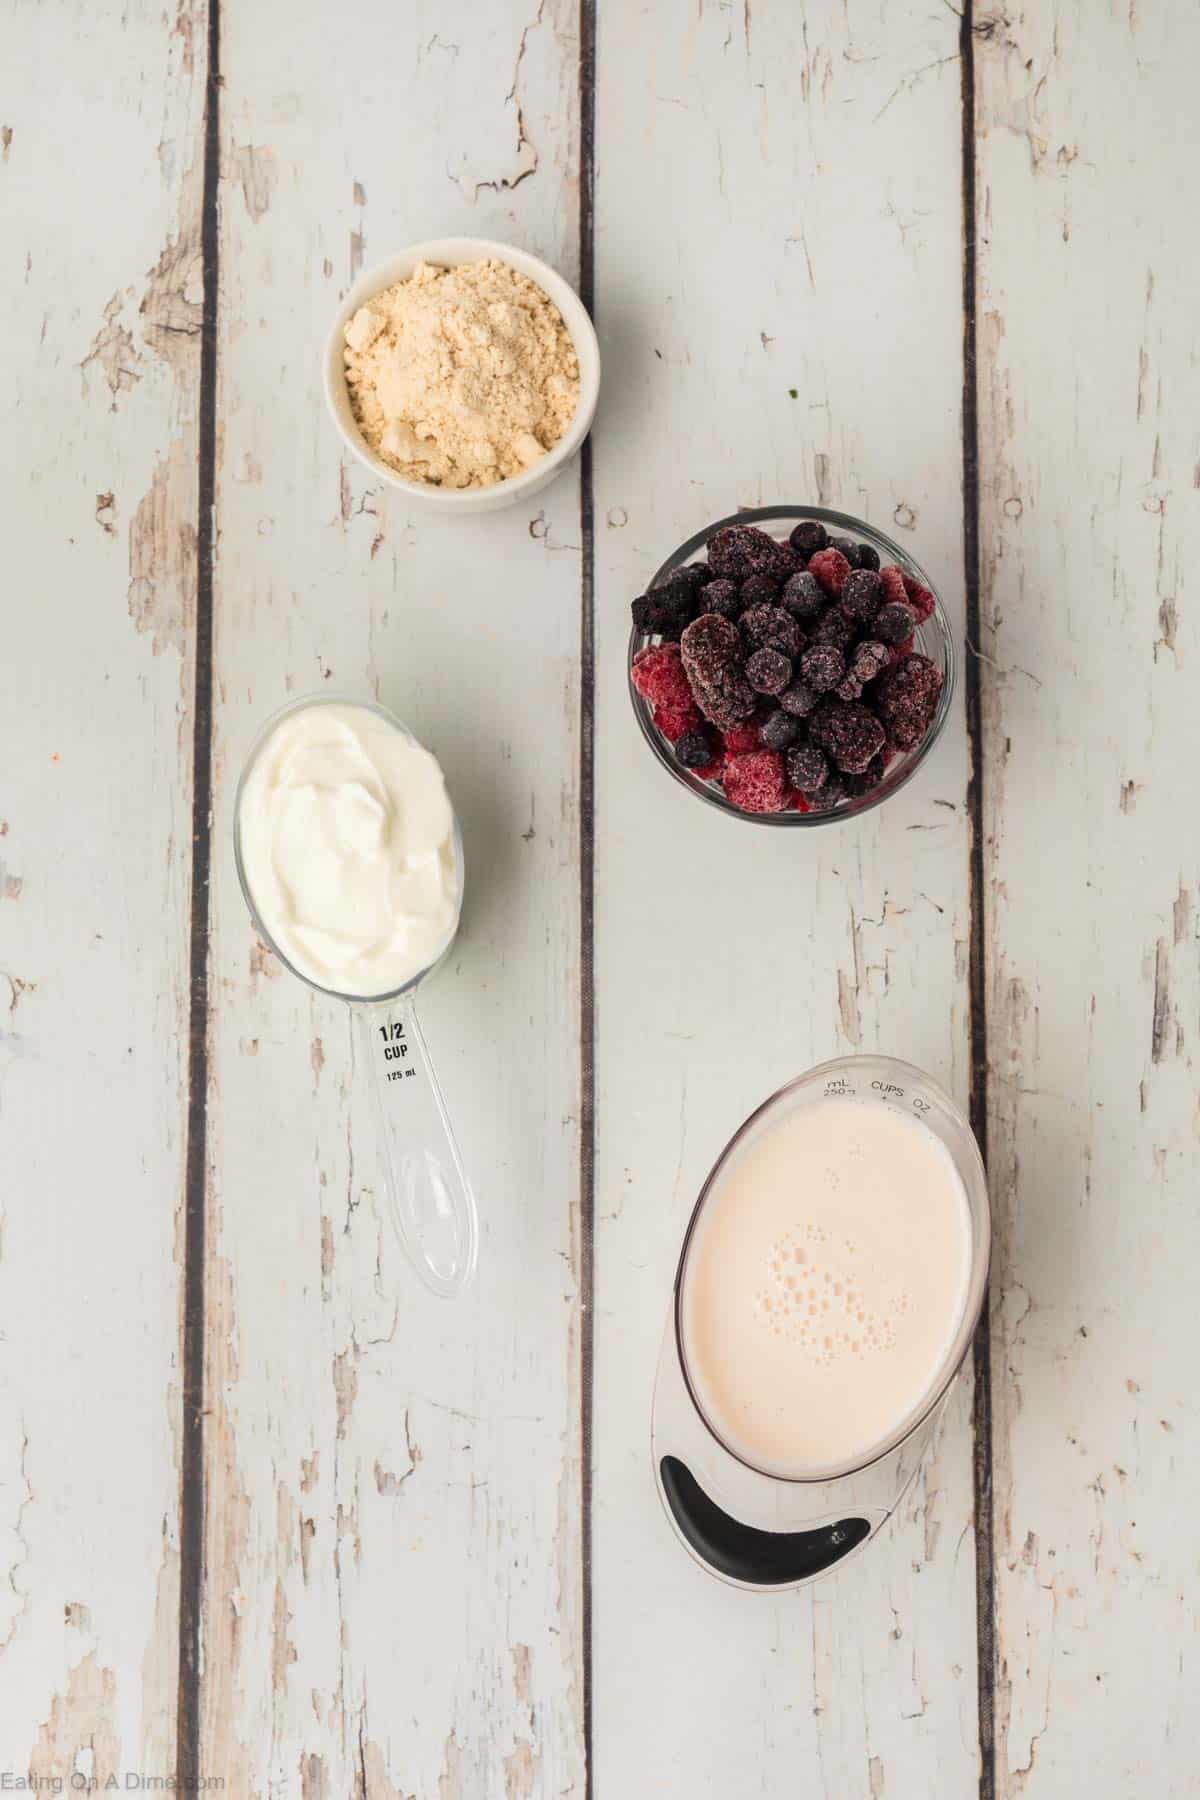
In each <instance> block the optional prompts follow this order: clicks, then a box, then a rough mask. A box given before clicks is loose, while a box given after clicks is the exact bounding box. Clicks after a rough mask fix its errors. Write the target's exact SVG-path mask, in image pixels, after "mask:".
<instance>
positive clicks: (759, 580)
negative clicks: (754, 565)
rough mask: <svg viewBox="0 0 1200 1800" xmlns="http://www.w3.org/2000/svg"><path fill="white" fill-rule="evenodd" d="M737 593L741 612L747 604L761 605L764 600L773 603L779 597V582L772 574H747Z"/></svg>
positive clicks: (769, 603)
mask: <svg viewBox="0 0 1200 1800" xmlns="http://www.w3.org/2000/svg"><path fill="white" fill-rule="evenodd" d="M790 579H791V578H790V576H789V580H790ZM739 593H740V596H741V603H742V611H743V612H745V610H746V608H747V607H749V606H761V605H762V604H763V603H764V601H765V602H766V603H767V604H768V605H773V604H774V603H775V601H776V600H778V598H779V582H778V581H777V580H776V579H775V577H774V576H773V575H762V574H757V575H747V577H746V579H745V581H743V583H742V585H741V588H740V589H739Z"/></svg>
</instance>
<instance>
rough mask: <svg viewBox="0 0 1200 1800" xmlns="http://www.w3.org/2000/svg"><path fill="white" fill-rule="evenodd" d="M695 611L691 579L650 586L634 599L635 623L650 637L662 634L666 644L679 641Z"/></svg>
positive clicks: (694, 597) (639, 629)
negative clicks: (645, 591)
mask: <svg viewBox="0 0 1200 1800" xmlns="http://www.w3.org/2000/svg"><path fill="white" fill-rule="evenodd" d="M695 611H696V595H695V592H694V591H693V588H692V585H691V583H690V582H688V581H677V582H671V583H669V584H667V585H664V586H663V587H656V588H651V590H650V592H649V593H648V594H642V595H640V596H639V597H638V599H636V600H635V601H634V602H633V607H632V612H633V622H634V625H635V626H636V628H637V629H638V631H643V632H645V633H646V634H647V636H649V637H661V638H662V639H663V641H664V642H665V643H672V644H677V643H678V642H679V639H680V637H681V635H682V633H683V628H684V626H685V625H687V623H688V622H689V620H690V619H691V618H692V617H693V615H694V614H695Z"/></svg>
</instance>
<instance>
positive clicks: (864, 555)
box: [858, 544, 879, 569]
mask: <svg viewBox="0 0 1200 1800" xmlns="http://www.w3.org/2000/svg"><path fill="white" fill-rule="evenodd" d="M858 566H859V568H860V569H877V568H878V567H879V552H878V550H872V548H871V546H870V544H860V545H859V546H858Z"/></svg>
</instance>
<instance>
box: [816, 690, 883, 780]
mask: <svg viewBox="0 0 1200 1800" xmlns="http://www.w3.org/2000/svg"><path fill="white" fill-rule="evenodd" d="M808 730H809V736H810V738H811V739H812V741H813V743H814V744H818V745H820V747H821V749H822V750H827V751H828V752H829V755H830V757H831V758H832V760H833V762H834V763H836V765H837V767H838V768H839V769H840V770H841V771H842V773H843V775H858V774H861V772H862V770H863V769H865V768H866V766H867V764H868V763H869V762H870V760H871V758H872V757H873V756H878V754H879V752H880V751H881V750H882V749H883V745H884V730H883V726H882V725H881V724H880V722H879V720H878V719H877V718H876V717H875V714H874V713H873V712H868V710H867V708H866V707H865V706H861V705H859V703H858V702H857V701H851V702H849V703H847V702H846V701H842V700H835V701H834V702H833V703H832V704H831V705H827V706H823V707H822V708H821V710H820V712H819V713H817V714H814V715H813V719H812V722H811V724H810V725H809V728H808Z"/></svg>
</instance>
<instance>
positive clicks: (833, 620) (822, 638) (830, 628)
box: [810, 606, 858, 652]
mask: <svg viewBox="0 0 1200 1800" xmlns="http://www.w3.org/2000/svg"><path fill="white" fill-rule="evenodd" d="M857 631H858V626H857V625H856V624H855V623H854V621H853V620H852V619H848V618H847V617H846V615H845V613H844V612H843V611H842V609H841V607H840V606H827V607H826V609H825V611H824V612H823V613H822V614H821V617H820V618H819V619H818V620H817V622H816V624H815V625H814V626H813V628H812V631H811V633H810V636H811V639H812V642H813V643H814V644H833V645H834V647H835V648H836V649H838V650H844V651H847V652H848V651H849V649H850V646H851V644H852V643H853V642H854V638H855V634H856V633H857Z"/></svg>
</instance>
